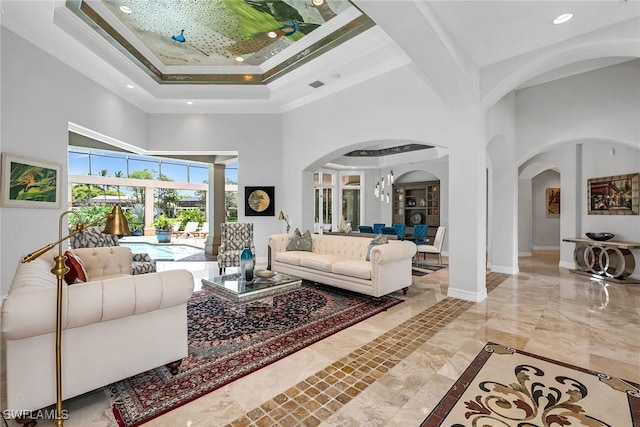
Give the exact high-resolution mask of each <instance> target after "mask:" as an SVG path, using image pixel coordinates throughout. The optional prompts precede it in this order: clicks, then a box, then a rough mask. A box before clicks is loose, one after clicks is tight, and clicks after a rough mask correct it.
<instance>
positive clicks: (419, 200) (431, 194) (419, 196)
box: [391, 181, 440, 241]
mask: <svg viewBox="0 0 640 427" xmlns="http://www.w3.org/2000/svg"><path fill="white" fill-rule="evenodd" d="M391 209H392V211H391V215H392V218H393V223H394V224H397V223H400V224H405V225H406V226H407V235H408V236H411V234H412V230H413V226H414V225H416V224H426V225H428V226H429V230H428V232H427V235H428V236H429V237H430V238H433V237H434V236H435V234H436V230H437V228H438V226H439V225H440V181H424V182H407V183H398V184H393V203H392V205H391ZM430 240H431V241H433V240H432V239H430Z"/></svg>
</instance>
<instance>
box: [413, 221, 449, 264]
mask: <svg viewBox="0 0 640 427" xmlns="http://www.w3.org/2000/svg"><path fill="white" fill-rule="evenodd" d="M446 230H447V229H446V227H444V226H442V225H441V226H440V227H438V230H437V231H436V237H435V238H434V239H433V245H418V253H419V254H423V257H424V260H425V261H426V260H427V254H437V255H438V262H439V263H440V264H442V253H441V252H442V242H443V241H444V233H445V232H446Z"/></svg>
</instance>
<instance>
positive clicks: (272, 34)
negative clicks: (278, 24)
mask: <svg viewBox="0 0 640 427" xmlns="http://www.w3.org/2000/svg"><path fill="white" fill-rule="evenodd" d="M267 35H268V36H269V37H270V38H272V39H275V38H276V37H278V34H277V33H276V32H275V31H269V32H268V33H267Z"/></svg>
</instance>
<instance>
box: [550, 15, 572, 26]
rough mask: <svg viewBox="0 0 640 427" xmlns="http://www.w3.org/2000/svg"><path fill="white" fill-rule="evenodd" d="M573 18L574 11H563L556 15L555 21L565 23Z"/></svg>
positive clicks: (556, 23)
mask: <svg viewBox="0 0 640 427" xmlns="http://www.w3.org/2000/svg"><path fill="white" fill-rule="evenodd" d="M571 18H573V13H563V14H562V15H559V16H558V17H556V19H554V20H553V23H554V24H555V25H558V24H564V23H565V22H567V21H570V20H571Z"/></svg>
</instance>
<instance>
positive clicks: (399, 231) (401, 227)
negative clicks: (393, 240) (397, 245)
mask: <svg viewBox="0 0 640 427" xmlns="http://www.w3.org/2000/svg"><path fill="white" fill-rule="evenodd" d="M393 229H394V230H395V231H396V236H398V240H404V236H405V234H406V232H407V226H406V225H405V224H393Z"/></svg>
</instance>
